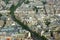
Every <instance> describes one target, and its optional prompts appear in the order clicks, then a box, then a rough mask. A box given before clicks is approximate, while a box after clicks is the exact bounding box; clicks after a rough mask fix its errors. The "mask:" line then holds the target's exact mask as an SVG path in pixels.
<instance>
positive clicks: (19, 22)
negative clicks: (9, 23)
mask: <svg viewBox="0 0 60 40" xmlns="http://www.w3.org/2000/svg"><path fill="white" fill-rule="evenodd" d="M20 1H21V0H20ZM20 1H19V2H18V4H17V5H16V6H14V5H12V6H11V8H10V15H11V18H12V19H13V21H15V22H16V23H18V24H19V25H21V27H22V28H23V29H25V30H27V31H29V32H30V33H31V34H32V36H33V37H34V38H37V40H47V38H45V37H44V36H40V35H39V34H38V33H36V32H33V31H32V30H30V29H29V27H28V26H27V25H24V23H22V22H21V21H19V20H18V19H16V18H15V15H14V11H15V10H16V8H18V7H19V6H21V4H22V3H23V2H25V0H22V2H20ZM26 3H27V4H28V3H29V1H26ZM35 8H36V7H35Z"/></svg>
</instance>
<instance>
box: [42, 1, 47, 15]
mask: <svg viewBox="0 0 60 40" xmlns="http://www.w3.org/2000/svg"><path fill="white" fill-rule="evenodd" d="M42 3H43V6H44V11H45V15H47V11H46V8H45V5H46V3H47V2H46V0H44V1H42Z"/></svg>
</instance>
